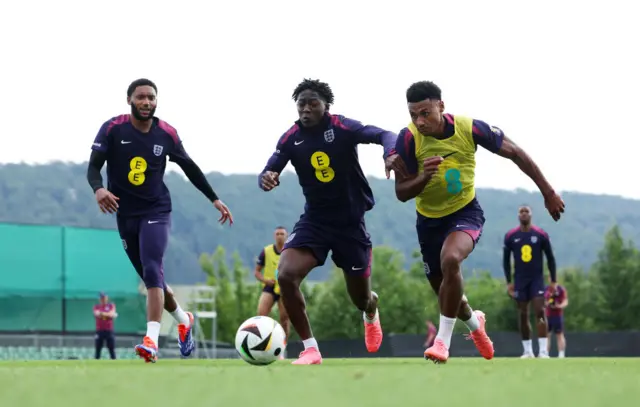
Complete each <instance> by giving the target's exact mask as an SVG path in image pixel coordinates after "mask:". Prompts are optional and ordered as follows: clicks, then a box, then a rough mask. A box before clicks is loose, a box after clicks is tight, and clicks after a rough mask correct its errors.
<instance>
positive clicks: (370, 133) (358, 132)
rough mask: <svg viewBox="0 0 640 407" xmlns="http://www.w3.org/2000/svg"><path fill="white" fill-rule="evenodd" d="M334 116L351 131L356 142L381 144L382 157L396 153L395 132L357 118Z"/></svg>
mask: <svg viewBox="0 0 640 407" xmlns="http://www.w3.org/2000/svg"><path fill="white" fill-rule="evenodd" d="M334 117H336V118H337V119H338V120H340V123H341V125H342V126H343V127H345V128H346V129H347V130H349V131H350V132H351V133H353V135H354V136H355V142H356V143H357V144H378V145H380V146H382V148H383V150H384V153H383V155H382V158H387V157H389V156H390V155H393V154H395V153H396V151H395V148H396V139H397V138H398V136H397V135H396V134H395V133H393V132H391V131H388V130H384V129H381V128H379V127H376V126H371V125H364V124H362V123H361V122H359V121H357V120H353V119H348V118H346V117H343V116H334Z"/></svg>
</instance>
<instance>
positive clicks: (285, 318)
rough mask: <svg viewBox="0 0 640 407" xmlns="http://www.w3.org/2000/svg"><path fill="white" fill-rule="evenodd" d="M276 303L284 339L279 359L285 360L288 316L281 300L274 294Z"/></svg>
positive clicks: (287, 339) (287, 340)
mask: <svg viewBox="0 0 640 407" xmlns="http://www.w3.org/2000/svg"><path fill="white" fill-rule="evenodd" d="M274 298H275V299H276V302H277V303H278V316H279V317H280V318H279V319H280V326H281V327H282V329H283V330H284V337H285V342H284V346H285V350H284V352H282V353H281V354H280V359H285V358H286V357H287V343H288V342H289V325H290V324H289V315H288V314H287V309H286V308H285V307H284V303H283V302H282V298H281V297H280V295H278V294H275V297H274Z"/></svg>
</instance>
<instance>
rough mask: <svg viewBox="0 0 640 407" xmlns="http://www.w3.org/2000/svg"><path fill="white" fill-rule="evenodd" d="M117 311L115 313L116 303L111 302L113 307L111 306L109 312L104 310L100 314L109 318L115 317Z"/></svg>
mask: <svg viewBox="0 0 640 407" xmlns="http://www.w3.org/2000/svg"><path fill="white" fill-rule="evenodd" d="M116 315H117V313H116V304H113V308H111V311H109V312H105V313H104V314H103V315H102V316H104V317H107V318H111V319H115V317H116Z"/></svg>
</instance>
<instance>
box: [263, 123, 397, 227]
mask: <svg viewBox="0 0 640 407" xmlns="http://www.w3.org/2000/svg"><path fill="white" fill-rule="evenodd" d="M396 138H397V136H396V134H394V133H392V132H390V131H387V130H383V129H380V128H378V127H375V126H369V125H367V126H365V125H363V124H362V123H360V122H359V121H357V120H352V119H348V118H346V117H344V116H340V115H330V114H326V115H325V116H324V118H323V119H322V121H321V122H320V123H319V124H318V125H317V126H314V127H311V128H305V127H303V126H302V124H301V123H300V121H297V122H296V124H295V125H294V126H293V127H291V128H290V129H289V130H288V131H287V132H286V133H284V134H283V135H282V137H280V140H278V143H277V145H276V151H275V152H274V153H273V155H272V156H271V158H269V161H268V162H267V165H266V166H265V168H264V170H263V171H262V173H261V174H260V176H259V178H258V184H259V186H260V187H261V188H262V181H261V179H262V174H264V173H265V172H266V171H273V172H277V173H281V172H282V170H283V169H284V168H285V167H286V165H287V163H288V162H289V161H290V162H291V164H292V165H293V167H294V168H295V171H296V174H297V175H298V181H299V183H300V186H301V187H302V193H303V194H304V197H305V200H306V203H305V215H306V216H308V217H310V218H312V219H316V220H318V221H322V222H327V223H331V224H354V223H358V222H360V221H361V220H362V217H363V216H364V214H365V212H366V211H369V210H371V209H372V208H373V206H374V205H375V200H374V198H373V192H372V191H371V187H370V186H369V183H368V181H367V179H366V177H365V176H364V173H363V172H362V168H361V167H360V162H359V161H358V144H379V145H382V146H383V147H384V155H383V157H384V158H386V157H388V156H389V155H391V154H394V153H395V150H394V146H395V143H396Z"/></svg>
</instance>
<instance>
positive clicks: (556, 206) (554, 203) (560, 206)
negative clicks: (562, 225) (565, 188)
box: [544, 192, 564, 222]
mask: <svg viewBox="0 0 640 407" xmlns="http://www.w3.org/2000/svg"><path fill="white" fill-rule="evenodd" d="M544 206H545V207H546V208H547V210H548V211H549V214H550V215H551V217H552V218H553V220H555V221H556V222H557V221H558V220H560V214H561V213H564V201H563V200H562V198H560V195H558V194H556V193H555V192H553V193H551V194H550V195H549V196H545V197H544Z"/></svg>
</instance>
